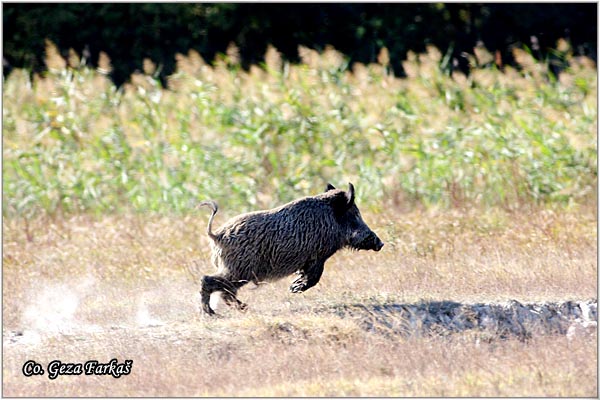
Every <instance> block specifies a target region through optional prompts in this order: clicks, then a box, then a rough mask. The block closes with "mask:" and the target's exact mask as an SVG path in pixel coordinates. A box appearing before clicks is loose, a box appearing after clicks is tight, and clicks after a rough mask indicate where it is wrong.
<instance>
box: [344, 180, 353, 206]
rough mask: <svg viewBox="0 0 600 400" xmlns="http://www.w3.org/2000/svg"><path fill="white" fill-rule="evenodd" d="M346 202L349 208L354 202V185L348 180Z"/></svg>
mask: <svg viewBox="0 0 600 400" xmlns="http://www.w3.org/2000/svg"><path fill="white" fill-rule="evenodd" d="M346 196H347V199H348V202H347V207H348V208H350V207H352V205H353V204H354V185H353V184H351V183H350V182H348V193H346Z"/></svg>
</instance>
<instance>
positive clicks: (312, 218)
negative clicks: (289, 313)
mask: <svg viewBox="0 0 600 400" xmlns="http://www.w3.org/2000/svg"><path fill="white" fill-rule="evenodd" d="M204 205H206V206H209V207H211V208H212V210H213V213H212V215H211V217H210V221H209V223H208V228H207V231H208V235H209V236H210V238H211V239H212V261H213V264H214V265H215V266H216V267H217V273H216V274H215V275H212V276H204V277H203V278H202V289H201V291H200V293H201V298H202V308H203V310H204V311H205V312H206V313H208V314H213V313H214V311H213V310H212V309H211V307H210V305H209V300H210V295H211V293H213V292H215V291H220V292H222V293H223V299H224V300H225V302H226V303H227V304H233V303H235V305H237V307H238V308H240V309H244V308H245V307H246V305H245V304H244V303H242V302H241V301H239V300H238V299H237V297H236V293H237V291H238V289H239V288H240V287H242V286H243V285H245V284H246V283H248V282H254V283H256V284H258V283H259V282H263V281H274V280H278V279H281V278H284V277H286V276H289V275H292V274H294V273H298V274H299V277H298V278H297V279H296V280H295V281H294V282H293V283H292V286H291V287H290V290H291V291H292V292H294V293H300V292H303V291H305V290H307V289H309V288H311V287H313V286H314V285H316V284H317V282H319V279H320V278H321V274H322V273H323V267H324V265H325V261H326V260H327V259H328V258H329V257H331V256H332V255H333V254H334V253H335V252H336V251H338V250H339V249H341V248H343V247H349V248H353V249H356V250H361V249H364V250H376V251H379V250H380V249H381V247H383V243H382V242H381V240H379V238H378V237H377V235H376V234H375V233H374V232H373V231H371V229H369V227H368V226H367V225H366V224H365V222H364V221H363V220H362V217H361V215H360V211H359V210H358V208H357V207H356V204H355V203H354V187H353V186H352V184H349V190H348V191H347V192H345V191H343V190H339V189H335V188H334V187H333V186H332V185H328V186H327V190H326V192H325V193H322V194H320V195H317V196H309V197H304V198H301V199H298V200H295V201H292V202H290V203H288V204H285V205H283V206H280V207H277V208H274V209H271V210H265V211H256V212H250V213H247V214H242V215H239V216H237V217H234V218H232V219H230V220H229V221H227V222H226V223H225V224H224V225H223V226H222V227H221V228H219V229H218V230H217V231H215V232H214V233H213V232H212V222H213V218H214V216H215V214H216V213H217V210H218V207H217V204H216V203H215V202H213V201H205V202H203V203H201V204H200V206H204Z"/></svg>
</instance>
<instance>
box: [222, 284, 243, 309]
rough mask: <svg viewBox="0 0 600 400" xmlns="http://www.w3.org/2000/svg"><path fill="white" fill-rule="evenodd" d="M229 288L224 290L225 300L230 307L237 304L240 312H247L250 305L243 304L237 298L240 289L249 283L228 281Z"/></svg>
mask: <svg viewBox="0 0 600 400" xmlns="http://www.w3.org/2000/svg"><path fill="white" fill-rule="evenodd" d="M227 283H228V285H227V288H225V289H224V290H223V300H224V301H225V303H226V304H227V305H228V306H231V305H232V304H234V303H235V306H236V307H237V308H238V310H245V309H246V307H248V305H247V304H246V303H243V302H241V301H240V300H239V299H238V298H237V297H236V293H237V291H238V289H239V288H241V287H242V286H244V285H245V284H246V283H248V282H247V281H228V282H227Z"/></svg>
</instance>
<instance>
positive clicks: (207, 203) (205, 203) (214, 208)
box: [196, 200, 219, 240]
mask: <svg viewBox="0 0 600 400" xmlns="http://www.w3.org/2000/svg"><path fill="white" fill-rule="evenodd" d="M202 206H208V207H210V208H211V209H212V215H211V216H210V219H209V220H208V227H207V228H206V233H208V236H210V238H211V239H213V240H216V239H217V235H215V234H214V233H212V223H213V219H214V218H215V214H216V213H217V211H219V206H218V205H217V203H215V202H214V201H212V200H206V201H203V202H202V203H200V204H198V205H197V206H196V208H200V207H202Z"/></svg>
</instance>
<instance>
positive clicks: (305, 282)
mask: <svg viewBox="0 0 600 400" xmlns="http://www.w3.org/2000/svg"><path fill="white" fill-rule="evenodd" d="M324 266H325V261H320V260H318V261H316V262H314V263H313V264H310V265H309V266H308V267H305V268H304V269H302V270H300V271H299V274H300V276H299V277H298V278H296V280H294V282H292V286H290V291H291V292H292V293H302V292H304V291H306V290H308V289H310V288H311V287H313V286H315V285H316V284H317V283H318V282H319V279H321V275H322V274H323V267H324Z"/></svg>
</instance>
